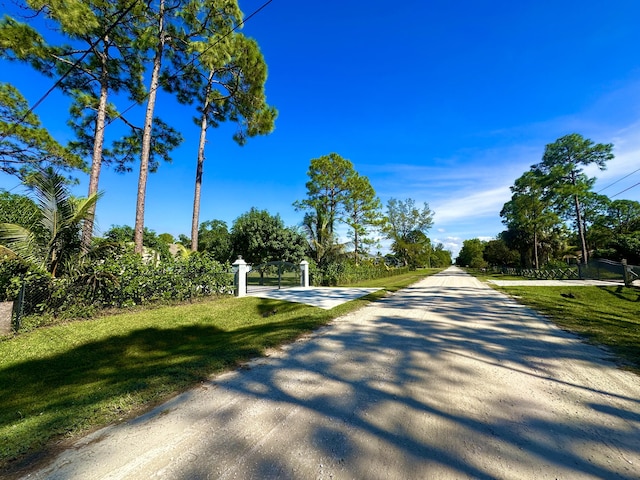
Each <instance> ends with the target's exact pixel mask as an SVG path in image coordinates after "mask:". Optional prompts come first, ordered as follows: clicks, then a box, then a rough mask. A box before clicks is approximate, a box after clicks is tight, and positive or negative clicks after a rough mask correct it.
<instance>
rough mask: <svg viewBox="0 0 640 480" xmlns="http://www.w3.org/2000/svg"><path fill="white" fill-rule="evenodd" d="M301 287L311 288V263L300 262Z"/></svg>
mask: <svg viewBox="0 0 640 480" xmlns="http://www.w3.org/2000/svg"><path fill="white" fill-rule="evenodd" d="M300 286H302V287H305V288H308V287H309V262H307V261H306V260H303V261H301V262H300Z"/></svg>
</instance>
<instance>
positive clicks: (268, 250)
mask: <svg viewBox="0 0 640 480" xmlns="http://www.w3.org/2000/svg"><path fill="white" fill-rule="evenodd" d="M231 246H232V251H233V256H234V257H237V256H238V255H241V256H242V258H243V259H244V260H245V261H246V262H247V263H251V264H261V263H267V262H274V261H279V260H283V261H285V262H292V263H298V262H300V261H301V260H302V259H303V258H304V254H305V249H306V244H305V241H304V238H303V237H302V235H300V233H298V232H297V231H296V230H293V229H291V228H287V227H285V225H284V222H283V221H282V219H281V218H280V216H279V215H275V216H274V215H271V214H269V212H267V211H266V210H258V209H256V208H252V209H251V210H250V211H248V212H247V213H244V214H242V215H240V216H239V217H238V218H237V219H236V220H235V221H234V222H233V226H232V227H231Z"/></svg>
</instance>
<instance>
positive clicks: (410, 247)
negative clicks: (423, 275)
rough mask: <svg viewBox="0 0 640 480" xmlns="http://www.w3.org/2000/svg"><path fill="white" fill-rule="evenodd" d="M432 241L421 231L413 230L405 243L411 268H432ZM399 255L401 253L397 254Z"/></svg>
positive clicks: (405, 252) (408, 263)
mask: <svg viewBox="0 0 640 480" xmlns="http://www.w3.org/2000/svg"><path fill="white" fill-rule="evenodd" d="M431 250H432V248H431V240H430V239H429V237H427V236H426V235H425V234H424V233H423V232H421V231H420V230H413V231H412V232H410V233H409V235H408V236H407V239H406V242H404V251H403V253H404V254H405V255H406V261H407V265H408V266H409V267H411V268H418V267H428V268H430V267H431ZM396 253H397V254H398V253H399V252H396Z"/></svg>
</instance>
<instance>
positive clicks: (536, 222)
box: [500, 170, 560, 269]
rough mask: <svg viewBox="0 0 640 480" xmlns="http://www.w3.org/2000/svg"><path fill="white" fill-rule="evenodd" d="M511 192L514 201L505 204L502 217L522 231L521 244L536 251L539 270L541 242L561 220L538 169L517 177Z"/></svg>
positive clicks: (509, 224) (514, 228) (534, 260)
mask: <svg viewBox="0 0 640 480" xmlns="http://www.w3.org/2000/svg"><path fill="white" fill-rule="evenodd" d="M511 192H512V193H513V194H512V196H511V200H510V201H508V202H507V203H505V204H504V206H503V208H502V211H501V212H500V216H501V217H503V223H505V224H506V225H507V227H508V228H509V230H511V231H516V232H518V233H519V236H520V240H521V243H520V245H521V247H524V248H525V249H527V250H532V251H533V265H534V267H535V268H536V269H537V268H539V267H540V255H539V248H540V245H541V243H542V242H543V241H544V240H545V239H546V238H548V237H549V235H550V234H551V232H552V231H553V229H554V228H555V227H556V226H557V225H558V224H559V223H560V219H559V218H558V216H557V215H556V214H555V213H554V212H553V210H552V209H551V204H550V202H549V201H548V200H546V198H545V192H546V189H545V187H544V183H543V178H542V177H541V176H540V175H538V174H537V173H536V172H535V171H532V170H530V171H528V172H526V173H524V174H523V175H522V176H521V177H520V178H518V179H517V180H516V181H515V184H514V185H513V186H512V187H511ZM505 246H506V245H505Z"/></svg>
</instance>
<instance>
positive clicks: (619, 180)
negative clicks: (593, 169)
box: [596, 168, 640, 195]
mask: <svg viewBox="0 0 640 480" xmlns="http://www.w3.org/2000/svg"><path fill="white" fill-rule="evenodd" d="M636 172H640V168H639V169H637V170H634V171H633V172H631V173H630V174H628V175H625V176H624V177H622V178H620V179H618V180H616V181H615V182H613V183H610V184H609V185H607V186H606V187H604V188H601V189H600V190H598V191H597V192H596V193H600V192H602V191H603V190H606V189H607V188H609V187H612V186H614V185H615V184H616V183H618V182H621V181H622V180H624V179H625V178H627V177H630V176H631V175H633V174H634V173H636ZM636 185H637V184H636ZM620 193H622V192H620ZM616 195H618V194H616Z"/></svg>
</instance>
